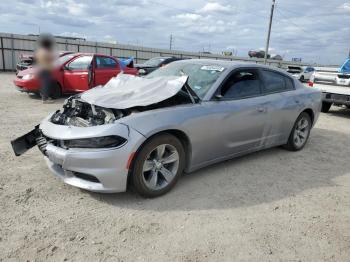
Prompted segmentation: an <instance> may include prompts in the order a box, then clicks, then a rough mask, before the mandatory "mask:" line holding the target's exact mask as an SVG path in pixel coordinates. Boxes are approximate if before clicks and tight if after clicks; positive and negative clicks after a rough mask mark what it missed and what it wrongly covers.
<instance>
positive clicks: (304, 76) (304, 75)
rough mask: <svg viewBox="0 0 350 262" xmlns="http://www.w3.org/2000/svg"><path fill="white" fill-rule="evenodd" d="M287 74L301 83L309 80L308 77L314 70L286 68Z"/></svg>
mask: <svg viewBox="0 0 350 262" xmlns="http://www.w3.org/2000/svg"><path fill="white" fill-rule="evenodd" d="M287 72H288V73H290V74H292V75H293V76H294V77H295V78H296V79H299V80H300V81H301V82H304V81H308V80H310V77H311V76H312V74H313V73H314V72H315V68H313V67H311V66H294V65H293V66H288V69H287Z"/></svg>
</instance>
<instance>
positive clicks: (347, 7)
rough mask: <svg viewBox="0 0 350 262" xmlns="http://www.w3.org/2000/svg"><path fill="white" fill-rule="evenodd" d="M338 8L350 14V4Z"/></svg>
mask: <svg viewBox="0 0 350 262" xmlns="http://www.w3.org/2000/svg"><path fill="white" fill-rule="evenodd" d="M338 8H339V9H341V10H342V11H345V12H350V2H349V3H343V4H342V5H340V6H339V7H338Z"/></svg>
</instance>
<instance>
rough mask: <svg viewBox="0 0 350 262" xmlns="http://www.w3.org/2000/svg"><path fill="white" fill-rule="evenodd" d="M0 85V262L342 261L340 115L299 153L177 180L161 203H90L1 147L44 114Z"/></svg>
mask: <svg viewBox="0 0 350 262" xmlns="http://www.w3.org/2000/svg"><path fill="white" fill-rule="evenodd" d="M13 78H14V74H4V73H3V74H0V112H1V113H0V161H1V162H0V163H1V165H0V205H1V210H0V261H162V262H163V261H307V262H310V261H350V158H349V155H350V110H349V111H348V110H345V109H339V108H336V107H333V108H332V109H331V111H330V113H329V114H321V116H320V119H319V121H318V123H317V125H316V127H315V128H314V129H313V131H312V133H311V137H310V140H309V143H308V144H307V145H306V147H305V148H304V150H302V151H300V152H295V153H293V152H288V151H285V150H283V149H281V148H273V149H270V150H265V151H262V152H258V153H254V154H251V155H248V156H245V157H241V158H238V159H235V160H231V161H226V162H224V163H221V164H218V165H214V166H212V167H209V168H206V169H203V170H200V171H197V172H195V173H193V174H190V175H185V176H184V177H182V179H181V180H180V181H179V183H178V184H177V186H176V187H175V188H174V190H172V191H171V192H170V193H169V194H167V195H165V196H163V197H160V198H157V199H143V198H141V197H139V196H137V195H135V194H134V193H132V192H126V193H121V194H96V193H89V192H86V191H83V190H80V189H77V188H74V187H71V186H68V185H65V184H63V183H62V182H61V181H59V180H58V179H56V178H55V177H54V176H53V175H52V174H50V172H49V170H48V169H47V167H46V166H45V163H44V159H43V157H42V155H41V153H40V152H39V150H38V149H37V148H35V149H33V150H31V151H30V152H29V153H27V154H25V155H23V156H22V157H18V158H16V157H15V156H14V154H13V152H12V150H11V147H10V140H11V139H14V138H16V137H17V136H19V135H22V134H24V133H26V132H28V131H29V130H31V129H32V128H33V126H34V125H36V124H37V123H38V122H39V121H40V120H41V119H42V118H43V117H45V116H46V115H47V114H48V113H49V112H51V111H54V110H55V109H57V108H59V107H60V106H61V104H62V101H63V100H62V99H61V100H59V101H57V102H56V103H55V104H51V105H43V104H42V103H41V101H40V100H39V99H38V98H35V97H32V96H28V95H27V94H22V93H20V92H18V91H17V90H15V88H14V86H13V84H12V79H13Z"/></svg>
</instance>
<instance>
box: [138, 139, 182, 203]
mask: <svg viewBox="0 0 350 262" xmlns="http://www.w3.org/2000/svg"><path fill="white" fill-rule="evenodd" d="M185 159H186V158H185V151H184V148H183V146H182V143H181V142H180V140H179V139H177V138H176V137H175V136H173V135H170V134H161V135H157V136H155V137H153V138H151V139H150V140H149V141H146V143H145V144H144V145H143V146H142V148H141V150H140V151H139V152H138V153H137V155H136V156H135V160H134V164H133V167H132V172H131V182H132V185H133V187H134V189H135V190H136V191H137V193H138V194H140V195H141V196H144V197H149V198H152V197H158V196H161V195H164V194H165V193H167V192H168V191H170V190H171V189H172V188H173V187H174V186H175V184H176V182H177V180H178V179H179V177H180V176H181V174H182V173H183V170H184V168H185Z"/></svg>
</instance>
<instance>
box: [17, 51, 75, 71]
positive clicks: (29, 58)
mask: <svg viewBox="0 0 350 262" xmlns="http://www.w3.org/2000/svg"><path fill="white" fill-rule="evenodd" d="M72 53H74V52H71V51H60V52H58V53H57V56H58V57H61V56H65V55H68V54H72ZM34 65H35V57H34V54H21V55H20V57H19V62H18V63H17V65H16V75H17V74H18V73H19V72H20V71H22V70H26V69H28V68H30V67H33V66H34Z"/></svg>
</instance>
